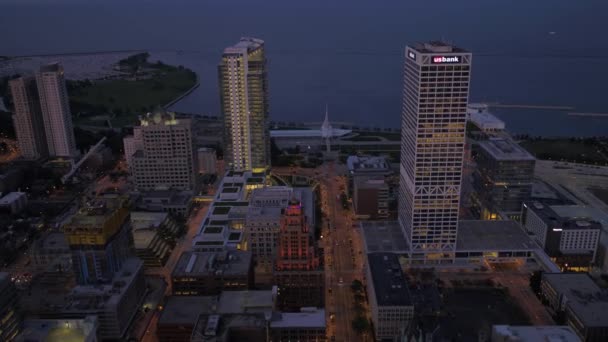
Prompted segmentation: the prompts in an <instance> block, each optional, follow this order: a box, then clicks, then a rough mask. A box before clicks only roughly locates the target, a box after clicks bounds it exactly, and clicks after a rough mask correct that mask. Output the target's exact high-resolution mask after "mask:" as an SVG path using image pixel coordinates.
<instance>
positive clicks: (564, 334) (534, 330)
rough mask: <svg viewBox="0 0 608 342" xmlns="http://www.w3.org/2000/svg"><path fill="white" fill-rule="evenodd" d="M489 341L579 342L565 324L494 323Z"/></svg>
mask: <svg viewBox="0 0 608 342" xmlns="http://www.w3.org/2000/svg"><path fill="white" fill-rule="evenodd" d="M490 341H491V342H537V341H547V342H581V339H580V338H579V337H578V336H577V335H576V333H574V330H572V328H570V327H569V326H566V325H540V326H538V325H537V326H515V325H494V326H493V327H492V339H491V340H490Z"/></svg>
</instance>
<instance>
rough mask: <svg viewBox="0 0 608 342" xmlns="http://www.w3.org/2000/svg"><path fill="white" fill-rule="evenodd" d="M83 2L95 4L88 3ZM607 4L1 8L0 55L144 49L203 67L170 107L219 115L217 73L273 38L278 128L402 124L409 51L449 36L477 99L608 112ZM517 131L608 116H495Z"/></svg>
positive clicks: (154, 0)
mask: <svg viewBox="0 0 608 342" xmlns="http://www.w3.org/2000/svg"><path fill="white" fill-rule="evenodd" d="M85 3H86V4H85ZM606 13H608V1H605V0H585V1H572V0H534V1H524V0H516V1H502V0H452V1H444V0H435V1H421V0H417V1H412V0H376V1H372V0H365V1H364V0H350V1H347V0H309V1H288V0H282V1H279V0H248V1H245V0H223V1H219V0H218V1H206V0H139V1H118V0H106V1H101V0H89V1H86V2H85V1H78V0H44V1H42V0H19V1H17V0H0V32H2V37H3V40H2V43H1V44H0V46H1V47H0V55H29V54H51V53H66V52H82V51H106V50H129V49H147V50H149V51H151V53H152V56H153V58H158V59H162V60H163V61H165V62H167V63H170V64H181V65H184V66H186V67H189V68H191V69H193V70H194V71H196V72H197V73H198V75H199V77H200V80H201V86H200V87H199V88H198V89H197V90H196V91H194V92H193V93H192V94H191V95H190V96H188V97H187V98H185V99H184V100H183V101H180V102H179V103H177V104H176V105H175V106H174V108H173V109H174V110H177V111H184V112H197V113H198V112H202V113H208V114H213V115H217V114H219V95H218V89H217V70H216V65H217V63H218V61H219V58H220V55H221V52H222V49H223V48H224V47H226V46H228V45H230V44H233V43H235V42H236V41H237V40H238V39H239V37H240V36H244V35H250V36H256V37H259V38H262V39H264V40H265V41H266V48H267V56H268V58H269V59H270V64H269V81H270V101H271V102H270V107H271V118H272V119H274V120H293V121H316V120H318V121H321V120H322V117H323V112H324V108H325V104H328V105H329V109H330V117H331V119H332V120H333V121H349V122H357V123H361V124H373V125H377V126H384V127H398V126H399V123H400V112H401V92H402V60H403V56H402V51H403V47H404V45H405V44H407V43H411V42H416V41H422V40H431V39H442V38H443V39H445V40H448V41H452V42H454V43H457V44H458V45H460V46H462V47H465V48H467V49H469V50H470V51H472V52H473V54H474V59H473V80H472V86H471V101H475V102H480V101H486V102H500V103H504V104H526V105H527V104H533V105H552V106H572V107H575V110H574V111H576V112H601V113H606V112H608V95H607V94H608V91H607V89H608V86H606V83H604V80H606V79H608V39H606V32H608V20H606V18H607V17H606ZM497 114H498V115H499V116H500V117H502V118H503V119H504V120H505V121H506V122H507V125H508V129H509V130H511V131H512V132H516V133H529V134H533V135H575V136H589V135H608V117H607V118H597V117H596V118H591V117H572V116H568V115H567V114H566V113H565V112H556V111H538V110H525V111H522V110H511V109H509V110H507V109H502V110H499V111H497Z"/></svg>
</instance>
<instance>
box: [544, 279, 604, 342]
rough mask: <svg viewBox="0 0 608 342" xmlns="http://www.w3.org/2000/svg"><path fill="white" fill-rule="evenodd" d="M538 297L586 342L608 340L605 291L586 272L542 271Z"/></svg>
mask: <svg viewBox="0 0 608 342" xmlns="http://www.w3.org/2000/svg"><path fill="white" fill-rule="evenodd" d="M541 296H542V297H543V298H544V299H545V300H546V301H547V302H548V303H549V304H548V305H549V306H550V307H551V309H553V311H555V312H556V313H563V314H564V316H565V320H566V324H567V325H568V326H570V328H572V329H573V330H574V332H575V333H576V335H577V336H578V337H579V338H580V339H581V340H582V341H585V342H601V341H606V340H608V316H606V312H607V311H608V292H606V289H601V288H600V287H599V286H597V284H596V283H595V282H594V281H593V279H591V277H590V276H589V275H588V274H586V273H544V274H543V276H542V280H541Z"/></svg>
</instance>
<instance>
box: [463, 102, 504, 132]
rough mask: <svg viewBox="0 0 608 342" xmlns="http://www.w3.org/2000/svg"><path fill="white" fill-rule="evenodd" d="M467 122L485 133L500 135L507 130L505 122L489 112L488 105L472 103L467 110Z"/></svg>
mask: <svg viewBox="0 0 608 342" xmlns="http://www.w3.org/2000/svg"><path fill="white" fill-rule="evenodd" d="M467 120H468V121H469V122H471V123H472V124H474V125H475V126H477V127H478V128H479V129H480V130H481V131H482V132H484V133H499V132H503V131H504V130H505V127H506V126H505V123H504V121H502V120H500V119H499V118H497V117H496V116H495V115H494V114H492V113H490V112H489V111H488V105H486V104H482V103H470V104H469V105H468V108H467Z"/></svg>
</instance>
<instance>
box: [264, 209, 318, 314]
mask: <svg viewBox="0 0 608 342" xmlns="http://www.w3.org/2000/svg"><path fill="white" fill-rule="evenodd" d="M275 280H276V284H277V285H278V287H279V303H280V305H281V307H282V308H283V310H299V309H300V308H301V307H307V306H316V307H323V306H324V298H325V296H324V293H325V292H324V291H325V290H324V289H325V286H324V284H325V283H324V281H325V277H324V274H323V268H322V266H321V265H320V258H319V257H318V256H317V253H316V246H315V244H314V238H313V237H312V235H311V234H310V229H309V226H308V223H307V222H306V217H305V215H304V211H303V210H302V204H301V202H300V201H298V200H295V199H292V200H291V201H290V202H289V205H288V206H287V208H285V210H284V213H283V218H282V220H281V230H280V232H279V242H278V252H277V256H276V264H275Z"/></svg>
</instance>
